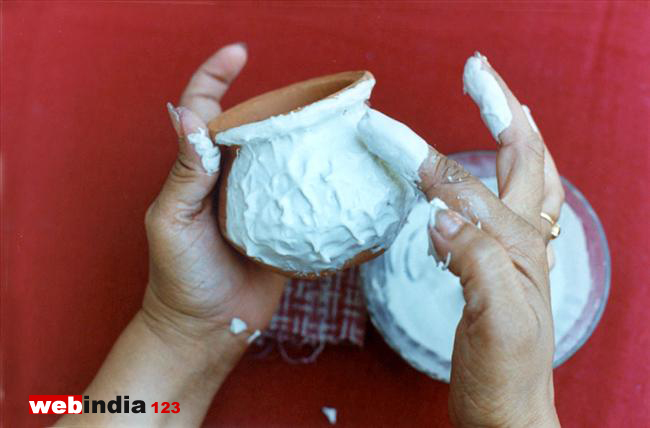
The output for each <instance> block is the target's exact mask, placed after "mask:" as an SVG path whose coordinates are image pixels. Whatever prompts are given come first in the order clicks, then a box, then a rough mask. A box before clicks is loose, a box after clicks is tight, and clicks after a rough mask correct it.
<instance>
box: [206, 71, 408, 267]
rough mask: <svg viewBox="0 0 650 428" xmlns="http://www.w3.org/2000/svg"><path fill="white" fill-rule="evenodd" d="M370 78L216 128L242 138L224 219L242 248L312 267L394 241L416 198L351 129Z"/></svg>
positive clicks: (226, 136)
mask: <svg viewBox="0 0 650 428" xmlns="http://www.w3.org/2000/svg"><path fill="white" fill-rule="evenodd" d="M373 85H374V80H365V81H361V82H360V83H358V84H357V85H356V86H354V87H352V88H350V89H348V90H346V91H344V92H342V93H340V94H338V95H337V96H336V97H332V98H327V99H324V100H321V101H318V102H316V103H314V104H311V105H309V106H307V107H305V108H303V109H301V110H298V111H295V112H291V113H288V114H285V115H279V116H274V117H271V118H269V119H266V120H263V121H260V122H255V123H251V124H247V125H243V126H239V127H237V128H233V129H230V130H227V131H224V132H222V133H219V134H217V136H216V142H217V143H218V144H224V145H238V146H240V149H239V153H238V155H237V157H236V159H235V161H234V162H233V165H232V169H231V171H230V175H229V179H228V187H227V197H226V203H227V209H226V215H227V220H226V229H227V234H228V235H229V237H230V239H231V240H232V241H233V242H234V243H235V244H236V245H238V246H239V247H241V248H242V249H243V250H244V251H245V252H246V254H247V255H248V256H249V257H252V258H255V259H257V260H259V261H261V262H263V263H265V264H267V265H271V266H274V267H277V268H279V269H281V270H283V271H287V272H296V273H298V274H318V273H320V272H323V271H329V270H336V269H339V268H341V267H343V265H344V264H345V263H346V262H347V261H349V260H350V259H352V258H354V257H355V256H356V255H358V254H359V253H361V252H363V251H365V250H370V251H379V250H381V249H384V248H386V247H387V246H388V245H390V244H391V243H392V241H393V239H394V238H395V237H396V236H397V233H398V232H399V230H400V228H401V226H402V224H403V222H404V221H405V219H406V217H407V215H408V213H409V211H410V209H411V207H412V206H413V203H414V202H415V200H416V198H415V190H414V189H413V188H412V187H411V186H409V184H408V183H407V182H406V181H405V179H403V178H400V177H397V175H396V174H395V173H393V172H392V171H390V170H389V169H388V168H387V167H386V166H385V164H384V163H383V162H382V161H380V160H379V159H378V158H377V157H375V156H374V155H373V154H371V153H370V152H369V151H368V149H367V148H366V146H365V145H364V144H363V143H362V142H361V140H360V139H359V137H358V134H357V124H358V122H359V120H360V119H361V117H362V116H363V115H364V114H365V113H366V112H367V111H368V106H367V105H366V103H365V101H366V100H367V99H368V98H369V97H370V92H371V90H372V87H373Z"/></svg>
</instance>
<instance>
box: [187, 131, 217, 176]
mask: <svg viewBox="0 0 650 428" xmlns="http://www.w3.org/2000/svg"><path fill="white" fill-rule="evenodd" d="M187 141H189V143H190V144H191V145H192V146H194V150H196V152H197V153H198V154H199V156H200V157H201V165H203V169H204V170H205V172H207V173H208V174H210V175H212V174H214V173H215V172H217V171H218V170H219V163H220V162H221V151H220V150H219V147H217V146H215V145H214V144H213V143H212V140H210V137H209V136H208V131H207V130H206V129H204V128H199V130H198V131H197V132H194V133H192V134H188V136H187Z"/></svg>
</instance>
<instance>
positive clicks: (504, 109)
mask: <svg viewBox="0 0 650 428" xmlns="http://www.w3.org/2000/svg"><path fill="white" fill-rule="evenodd" d="M484 61H485V62H487V60H486V59H485V57H484V56H482V55H481V54H479V53H476V54H475V55H474V56H471V57H469V58H468V59H467V62H466V63H465V69H464V71H463V90H464V91H465V93H467V94H469V96H470V97H472V100H474V102H475V103H476V105H478V108H479V110H480V111H481V118H482V119H483V122H484V123H485V126H487V127H488V129H489V130H490V132H491V133H492V136H493V137H494V139H495V140H497V142H498V141H499V134H500V133H501V132H502V131H503V130H504V129H506V128H507V127H508V126H510V123H511V122H512V112H511V111H510V107H508V100H507V99H506V95H505V94H504V93H503V90H502V89H501V87H500V86H499V83H498V82H497V80H496V79H495V78H494V76H492V74H490V72H489V71H487V70H486V69H484V68H483V62H484Z"/></svg>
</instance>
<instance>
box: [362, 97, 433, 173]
mask: <svg viewBox="0 0 650 428" xmlns="http://www.w3.org/2000/svg"><path fill="white" fill-rule="evenodd" d="M358 129H359V135H360V136H361V139H362V140H363V142H364V144H365V145H366V146H367V147H368V150H370V151H371V152H372V153H374V154H375V155H377V156H378V157H379V159H382V160H383V161H384V162H386V163H387V164H388V165H389V167H390V168H391V169H393V170H394V171H395V172H396V173H398V174H399V175H401V176H402V177H404V178H405V179H407V180H409V181H410V182H411V183H419V182H420V177H419V175H418V170H419V169H420V165H422V162H424V160H425V159H426V158H427V155H428V154H429V145H428V144H427V142H426V141H424V140H423V139H422V138H421V137H420V136H419V135H418V134H416V133H415V132H413V131H412V130H411V128H409V127H408V126H406V125H404V124H402V123H400V122H398V121H396V120H395V119H393V118H390V117H388V116H386V115H385V114H383V113H381V112H379V111H377V110H373V109H368V111H367V112H366V114H365V115H364V116H363V118H362V119H361V120H360V121H359V125H358Z"/></svg>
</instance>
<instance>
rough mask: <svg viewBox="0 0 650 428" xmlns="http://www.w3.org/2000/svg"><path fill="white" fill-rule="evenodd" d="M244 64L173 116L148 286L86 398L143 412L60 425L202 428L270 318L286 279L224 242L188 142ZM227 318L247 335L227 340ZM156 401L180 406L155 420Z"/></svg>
mask: <svg viewBox="0 0 650 428" xmlns="http://www.w3.org/2000/svg"><path fill="white" fill-rule="evenodd" d="M246 58H247V52H246V49H245V47H244V46H243V45H241V44H235V45H229V46H226V47H224V48H222V49H221V50H219V51H218V52H216V53H215V54H214V55H213V56H212V57H210V58H209V59H208V60H207V61H206V62H205V63H204V64H203V65H202V66H201V67H200V68H199V69H198V70H197V72H196V73H195V74H194V76H193V77H192V79H191V80H190V83H189V84H188V86H187V88H186V89H185V92H184V94H183V96H182V97H181V107H179V108H177V109H174V108H173V107H171V109H170V118H171V121H172V125H173V127H174V129H175V131H176V133H177V134H178V137H179V153H178V158H177V159H176V162H175V163H174V165H173V167H172V169H171V172H170V173H169V176H168V178H167V181H166V183H165V184H164V186H163V189H162V190H161V192H160V194H159V195H158V197H157V198H156V200H155V201H154V202H153V204H152V205H151V206H150V207H149V210H148V211H147V215H146V220H145V223H146V229H147V239H148V241H149V282H148V284H147V289H146V292H145V297H144V301H143V304H142V309H140V311H139V312H138V313H137V314H136V315H135V317H134V318H133V320H132V321H131V322H130V324H129V325H128V327H127V328H126V329H125V330H124V332H123V333H122V335H121V336H120V337H119V339H118V340H117V342H116V343H115V345H114V346H113V349H112V350H111V352H110V354H109V355H108V357H107V358H106V361H105V362H104V364H103V365H102V367H101V369H100V371H99V373H98V374H97V376H96V377H95V379H94V380H93V381H92V383H91V384H90V386H89V387H88V388H87V390H86V391H85V392H84V395H88V396H89V397H90V399H91V400H100V399H102V400H105V401H109V400H112V399H115V397H116V396H117V395H121V396H122V397H123V398H124V396H125V395H128V396H129V399H130V400H131V401H133V400H144V401H145V403H146V405H147V413H145V414H133V413H122V414H111V413H104V414H101V413H99V414H93V413H84V414H81V415H68V416H65V417H63V418H62V419H60V420H59V421H58V423H57V426H107V425H110V426H137V427H143V426H178V427H187V426H199V425H200V424H201V422H202V420H203V418H204V416H205V413H206V412H207V410H208V408H209V406H210V403H211V402H212V399H213V397H214V395H215V393H216V392H217V390H218V389H219V386H220V385H221V384H222V383H223V381H224V380H225V378H226V376H227V375H228V373H229V372H230V371H231V370H232V368H233V367H234V366H235V364H236V363H237V361H238V360H239V358H240V357H241V355H242V354H243V352H244V351H245V349H246V346H247V338H248V337H249V336H250V335H251V334H252V333H253V332H254V331H255V330H256V329H263V328H264V327H266V326H267V325H268V323H269V321H270V319H271V316H272V315H273V313H274V312H275V309H276V307H277V305H278V303H279V299H280V296H281V294H282V290H283V287H284V283H285V281H286V280H285V278H283V277H281V276H279V275H277V274H275V273H271V272H270V271H267V270H264V269H262V268H260V267H259V266H258V265H256V264H254V263H252V262H251V261H249V260H248V259H246V258H244V257H242V256H241V255H239V254H238V253H236V252H235V251H234V250H233V249H232V248H231V247H230V246H228V245H227V244H226V242H225V241H224V240H223V238H222V237H221V235H220V233H219V230H218V226H217V221H216V209H215V206H214V202H213V201H214V199H215V198H213V193H214V187H215V184H216V181H217V178H218V172H217V173H215V174H212V175H210V174H208V173H206V171H205V170H204V169H203V167H202V165H201V160H200V157H199V156H198V155H197V153H196V152H195V150H194V148H193V147H192V146H191V145H190V144H189V142H188V140H187V138H186V136H187V135H188V134H191V133H195V132H197V131H198V129H199V128H203V129H207V127H206V125H205V122H207V121H208V120H210V119H212V118H213V117H215V116H216V115H218V114H219V113H220V111H221V109H220V106H219V100H220V99H221V97H222V96H223V94H224V93H225V92H226V90H227V88H228V86H229V84H230V82H232V80H233V79H234V78H235V77H236V76H237V74H238V73H239V71H240V70H241V69H242V67H243V66H244V64H245V62H246ZM233 317H237V318H240V319H242V320H244V321H245V322H246V323H247V325H248V329H247V331H245V332H243V333H241V334H239V335H233V334H232V333H231V332H230V330H229V325H230V321H231V319H232V318H233ZM154 402H159V403H160V402H169V403H172V402H177V403H179V406H180V412H178V413H176V414H172V413H167V414H163V413H153V409H152V408H151V404H152V403H154Z"/></svg>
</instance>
